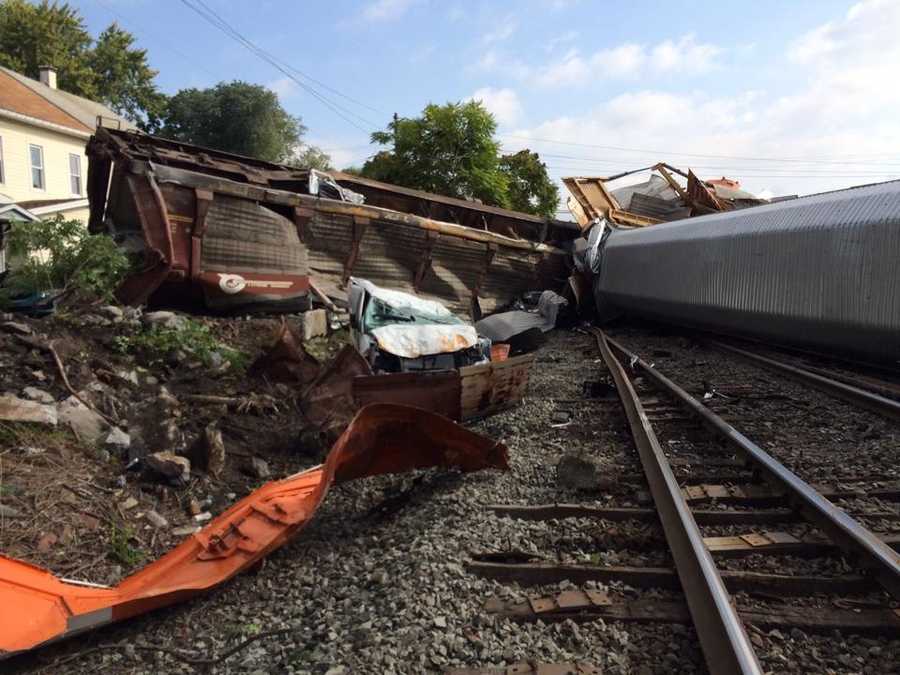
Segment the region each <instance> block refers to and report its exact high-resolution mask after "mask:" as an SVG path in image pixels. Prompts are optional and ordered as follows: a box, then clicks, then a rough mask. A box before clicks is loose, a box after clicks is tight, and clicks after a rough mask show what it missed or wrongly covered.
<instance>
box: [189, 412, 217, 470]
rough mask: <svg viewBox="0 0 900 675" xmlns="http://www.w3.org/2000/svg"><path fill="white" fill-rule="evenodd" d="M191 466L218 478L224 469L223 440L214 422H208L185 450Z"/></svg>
mask: <svg viewBox="0 0 900 675" xmlns="http://www.w3.org/2000/svg"><path fill="white" fill-rule="evenodd" d="M187 456H188V457H189V458H190V460H191V466H194V467H197V468H200V469H203V470H204V471H206V472H207V473H209V474H210V475H211V476H213V477H214V478H219V477H220V476H221V475H222V471H223V470H224V469H225V441H224V440H222V432H221V431H220V430H219V428H218V426H217V425H216V423H215V422H212V423H210V424H209V425H207V427H206V428H205V429H204V430H203V433H202V434H200V436H199V438H197V441H196V442H195V443H194V444H193V445H192V446H191V448H190V450H188V452H187Z"/></svg>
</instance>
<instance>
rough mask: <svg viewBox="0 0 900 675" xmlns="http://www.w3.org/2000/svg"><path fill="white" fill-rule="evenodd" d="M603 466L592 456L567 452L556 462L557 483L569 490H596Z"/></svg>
mask: <svg viewBox="0 0 900 675" xmlns="http://www.w3.org/2000/svg"><path fill="white" fill-rule="evenodd" d="M601 470H602V467H601V465H600V462H598V461H597V460H596V459H594V458H592V457H588V456H585V455H576V454H573V453H567V454H565V455H563V456H562V457H561V458H560V459H559V462H557V464H556V484H557V485H558V486H559V487H561V488H566V489H569V490H595V489H597V486H598V484H599V482H600V478H601Z"/></svg>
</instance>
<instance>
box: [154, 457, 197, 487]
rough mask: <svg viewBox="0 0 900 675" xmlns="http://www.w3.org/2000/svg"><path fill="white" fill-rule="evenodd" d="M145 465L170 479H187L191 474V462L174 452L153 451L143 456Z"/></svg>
mask: <svg viewBox="0 0 900 675" xmlns="http://www.w3.org/2000/svg"><path fill="white" fill-rule="evenodd" d="M144 461H145V462H146V464H147V466H148V467H149V468H150V469H152V470H153V471H155V472H156V473H158V474H160V475H161V476H165V477H166V478H169V479H171V480H182V481H187V480H188V479H189V478H190V476H191V462H190V460H189V459H188V458H187V457H181V456H180V455H176V454H175V453H174V452H154V453H153V454H151V455H147V456H146V457H145V458H144Z"/></svg>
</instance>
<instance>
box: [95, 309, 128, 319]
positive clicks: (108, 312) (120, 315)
mask: <svg viewBox="0 0 900 675" xmlns="http://www.w3.org/2000/svg"><path fill="white" fill-rule="evenodd" d="M97 313H98V314H100V315H101V316H105V317H106V318H107V319H112V320H113V321H115V322H116V323H118V322H119V321H121V320H122V319H124V318H125V312H123V311H122V309H121V308H120V307H116V306H115V305H103V307H100V308H98V309H97Z"/></svg>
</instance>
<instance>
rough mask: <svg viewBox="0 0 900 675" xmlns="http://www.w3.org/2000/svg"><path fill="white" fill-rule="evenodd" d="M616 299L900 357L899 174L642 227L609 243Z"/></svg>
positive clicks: (785, 337) (779, 337) (761, 333)
mask: <svg viewBox="0 0 900 675" xmlns="http://www.w3.org/2000/svg"><path fill="white" fill-rule="evenodd" d="M595 295H596V299H597V304H598V307H600V308H601V313H608V312H609V310H611V309H620V310H625V311H627V312H631V313H635V314H640V315H644V316H648V317H652V318H658V319H662V320H665V321H669V322H675V323H684V324H692V325H697V326H702V327H707V328H710V329H714V330H718V331H722V332H734V333H742V334H750V335H755V336H758V337H763V338H767V339H771V340H775V341H780V342H786V343H787V342H790V343H795V344H803V345H808V346H812V347H817V348H819V349H831V350H837V351H841V352H848V353H855V354H857V355H865V356H869V357H875V358H878V359H890V360H894V361H896V360H898V359H900V181H891V182H887V183H878V184H875V185H867V186H863V187H858V188H850V189H847V190H839V191H836V192H828V193H822V194H818V195H814V196H810V197H805V198H802V199H796V200H792V201H788V202H780V203H776V204H769V205H766V206H758V207H755V208H752V209H746V210H740V211H730V212H726V213H717V214H711V215H708V216H702V217H699V218H692V219H690V220H683V221H678V222H672V223H665V224H660V225H654V226H652V227H647V228H643V229H635V230H621V229H620V230H615V231H613V232H612V233H611V234H610V236H609V238H608V240H607V241H606V243H605V247H604V250H603V254H602V267H601V271H600V278H599V280H598V281H597V283H595Z"/></svg>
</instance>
